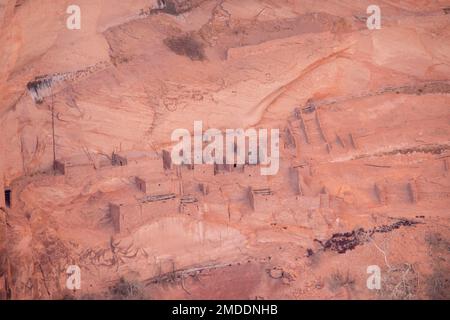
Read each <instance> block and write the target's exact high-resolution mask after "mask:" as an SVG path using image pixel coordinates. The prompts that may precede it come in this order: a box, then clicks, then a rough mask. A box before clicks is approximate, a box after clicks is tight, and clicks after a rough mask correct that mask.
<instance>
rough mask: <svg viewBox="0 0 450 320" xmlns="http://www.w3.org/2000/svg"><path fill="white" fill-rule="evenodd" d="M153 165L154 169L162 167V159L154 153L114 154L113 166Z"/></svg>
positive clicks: (123, 152) (121, 152)
mask: <svg viewBox="0 0 450 320" xmlns="http://www.w3.org/2000/svg"><path fill="white" fill-rule="evenodd" d="M138 163H139V164H143V163H146V164H152V165H153V167H161V170H162V166H161V158H160V156H159V155H158V153H156V152H154V151H134V150H132V151H120V152H113V154H112V156H111V164H112V165H113V166H127V165H130V164H138Z"/></svg>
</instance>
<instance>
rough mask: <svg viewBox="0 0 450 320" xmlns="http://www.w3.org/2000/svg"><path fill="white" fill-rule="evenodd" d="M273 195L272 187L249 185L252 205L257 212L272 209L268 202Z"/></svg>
mask: <svg viewBox="0 0 450 320" xmlns="http://www.w3.org/2000/svg"><path fill="white" fill-rule="evenodd" d="M272 195H273V192H272V190H270V188H268V187H266V188H253V187H249V189H248V197H249V202H250V207H251V208H252V209H253V211H256V212H264V211H267V210H268V209H270V206H268V202H269V201H270V200H271V196H272Z"/></svg>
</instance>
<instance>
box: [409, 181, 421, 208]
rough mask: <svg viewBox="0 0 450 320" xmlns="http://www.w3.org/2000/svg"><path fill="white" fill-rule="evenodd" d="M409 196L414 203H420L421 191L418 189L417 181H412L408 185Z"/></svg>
mask: <svg viewBox="0 0 450 320" xmlns="http://www.w3.org/2000/svg"><path fill="white" fill-rule="evenodd" d="M407 189H408V194H409V197H410V199H411V202H412V203H417V202H418V201H419V191H418V188H417V182H416V180H414V179H413V180H411V181H410V182H408V185H407Z"/></svg>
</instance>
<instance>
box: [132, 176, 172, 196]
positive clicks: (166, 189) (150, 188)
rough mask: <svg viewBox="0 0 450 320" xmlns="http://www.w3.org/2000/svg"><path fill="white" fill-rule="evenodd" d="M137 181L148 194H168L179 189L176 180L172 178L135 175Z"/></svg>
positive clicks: (139, 187) (140, 187)
mask: <svg viewBox="0 0 450 320" xmlns="http://www.w3.org/2000/svg"><path fill="white" fill-rule="evenodd" d="M135 181H136V186H137V188H138V189H139V190H140V191H142V192H144V193H145V194H148V195H160V194H168V193H175V192H176V191H177V189H176V186H175V181H173V180H172V179H170V178H169V179H168V178H165V179H164V178H161V179H152V178H147V177H135Z"/></svg>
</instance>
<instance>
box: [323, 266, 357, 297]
mask: <svg viewBox="0 0 450 320" xmlns="http://www.w3.org/2000/svg"><path fill="white" fill-rule="evenodd" d="M328 287H329V288H330V290H331V291H333V292H335V291H337V290H339V289H341V288H346V289H348V290H353V289H354V288H355V279H354V278H353V277H352V276H351V275H350V273H349V272H348V271H347V272H346V273H345V274H343V273H342V272H341V271H339V270H337V271H334V272H333V273H332V274H331V276H330V277H329V278H328Z"/></svg>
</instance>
